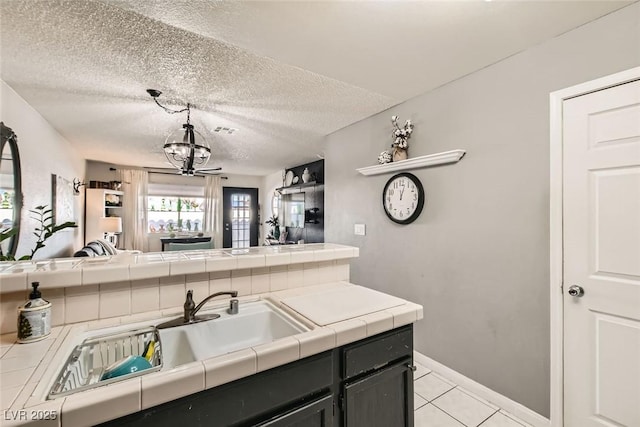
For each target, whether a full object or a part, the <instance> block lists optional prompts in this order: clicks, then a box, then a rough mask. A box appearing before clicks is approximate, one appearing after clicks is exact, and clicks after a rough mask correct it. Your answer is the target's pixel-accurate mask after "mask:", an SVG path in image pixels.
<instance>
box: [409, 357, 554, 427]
mask: <svg viewBox="0 0 640 427" xmlns="http://www.w3.org/2000/svg"><path fill="white" fill-rule="evenodd" d="M413 359H414V360H415V361H416V362H417V363H419V364H421V365H423V366H425V367H427V368H429V369H431V370H432V371H433V372H435V373H436V374H438V375H441V376H442V377H444V378H446V379H448V380H449V381H451V382H453V383H456V384H457V385H459V386H460V387H462V388H464V389H465V390H468V391H470V392H471V393H474V394H477V395H478V397H481V398H483V399H485V400H487V401H489V402H491V403H493V404H494V405H496V406H498V407H500V409H504V410H505V411H507V412H509V413H510V414H513V415H514V416H515V417H517V418H520V419H521V420H522V421H524V422H526V423H529V424H531V425H532V426H534V427H551V421H550V420H549V419H548V418H545V417H543V416H542V415H540V414H538V413H537V412H534V411H532V410H531V409H529V408H527V407H526V406H524V405H521V404H520V403H518V402H515V401H513V400H511V399H509V398H508V397H506V396H503V395H501V394H500V393H498V392H495V391H493V390H491V389H490V388H488V387H485V386H483V385H482V384H480V383H478V382H476V381H474V380H472V379H471V378H468V377H465V376H464V375H462V374H461V373H459V372H456V371H454V370H453V369H451V368H448V367H446V366H444V365H443V364H441V363H439V362H436V361H435V360H433V359H431V358H429V357H427V356H425V355H424V354H422V353H418V352H417V351H414V352H413Z"/></svg>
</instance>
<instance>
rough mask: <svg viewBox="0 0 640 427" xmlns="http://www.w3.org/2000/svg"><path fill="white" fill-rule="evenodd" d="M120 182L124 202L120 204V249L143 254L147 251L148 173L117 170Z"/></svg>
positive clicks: (133, 170)
mask: <svg viewBox="0 0 640 427" xmlns="http://www.w3.org/2000/svg"><path fill="white" fill-rule="evenodd" d="M118 179H119V180H120V181H121V182H122V191H124V200H123V202H122V206H123V207H122V235H121V237H120V239H121V240H120V241H121V242H122V243H121V244H120V246H121V247H123V248H124V249H135V250H140V251H143V252H147V251H148V250H149V239H148V238H147V196H148V192H149V190H148V188H149V173H148V172H147V171H143V170H135V169H122V170H118Z"/></svg>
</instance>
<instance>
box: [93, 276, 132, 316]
mask: <svg viewBox="0 0 640 427" xmlns="http://www.w3.org/2000/svg"><path fill="white" fill-rule="evenodd" d="M99 290H100V297H99V298H100V313H99V318H100V319H104V318H109V317H116V316H124V315H127V314H129V313H131V282H129V281H126V282H117V283H109V285H107V286H105V285H100V288H99Z"/></svg>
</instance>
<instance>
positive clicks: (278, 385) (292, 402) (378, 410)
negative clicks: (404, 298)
mask: <svg viewBox="0 0 640 427" xmlns="http://www.w3.org/2000/svg"><path fill="white" fill-rule="evenodd" d="M412 365H413V325H407V326H403V327H400V328H397V329H394V330H391V331H388V332H384V333H382V334H378V335H375V336H373V337H369V338H366V339H364V340H361V341H358V342H355V343H352V344H348V345H345V346H342V347H338V348H335V349H333V350H330V351H326V352H324V353H320V354H316V355H314V356H310V357H307V358H304V359H301V360H298V361H295V362H292V363H289V364H286V365H283V366H279V367H277V368H273V369H270V370H268V371H264V372H259V373H257V374H255V375H251V376H249V377H246V378H241V379H239V380H236V381H233V382H231V383H228V384H223V385H221V386H218V387H215V388H212V389H208V390H204V391H201V392H199V393H195V394H192V395H189V396H185V397H183V398H180V399H177V400H174V401H172V402H167V403H164V404H161V405H158V406H155V407H153V408H149V409H145V410H143V411H140V412H137V413H134V414H131V415H127V416H124V417H122V418H118V419H116V420H113V421H109V422H106V423H104V424H102V426H110V427H115V426H140V427H142V426H149V425H153V426H154V427H164V426H166V427H173V426H176V425H184V426H189V427H198V426H208V427H209V426H211V427H249V426H260V427H266V426H268V427H376V426H380V427H390V426H393V427H401V426H406V427H411V426H413V381H412V380H413V375H412V370H411V368H412Z"/></svg>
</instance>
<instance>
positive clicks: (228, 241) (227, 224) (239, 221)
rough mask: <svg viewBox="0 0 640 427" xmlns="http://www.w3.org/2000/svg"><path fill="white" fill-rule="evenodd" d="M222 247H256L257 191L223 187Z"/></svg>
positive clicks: (257, 221)
mask: <svg viewBox="0 0 640 427" xmlns="http://www.w3.org/2000/svg"><path fill="white" fill-rule="evenodd" d="M222 211H223V214H222V225H223V227H222V247H223V248H233V249H239V248H248V247H249V246H258V230H259V228H260V218H259V217H258V189H257V188H240V187H223V189H222Z"/></svg>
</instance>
